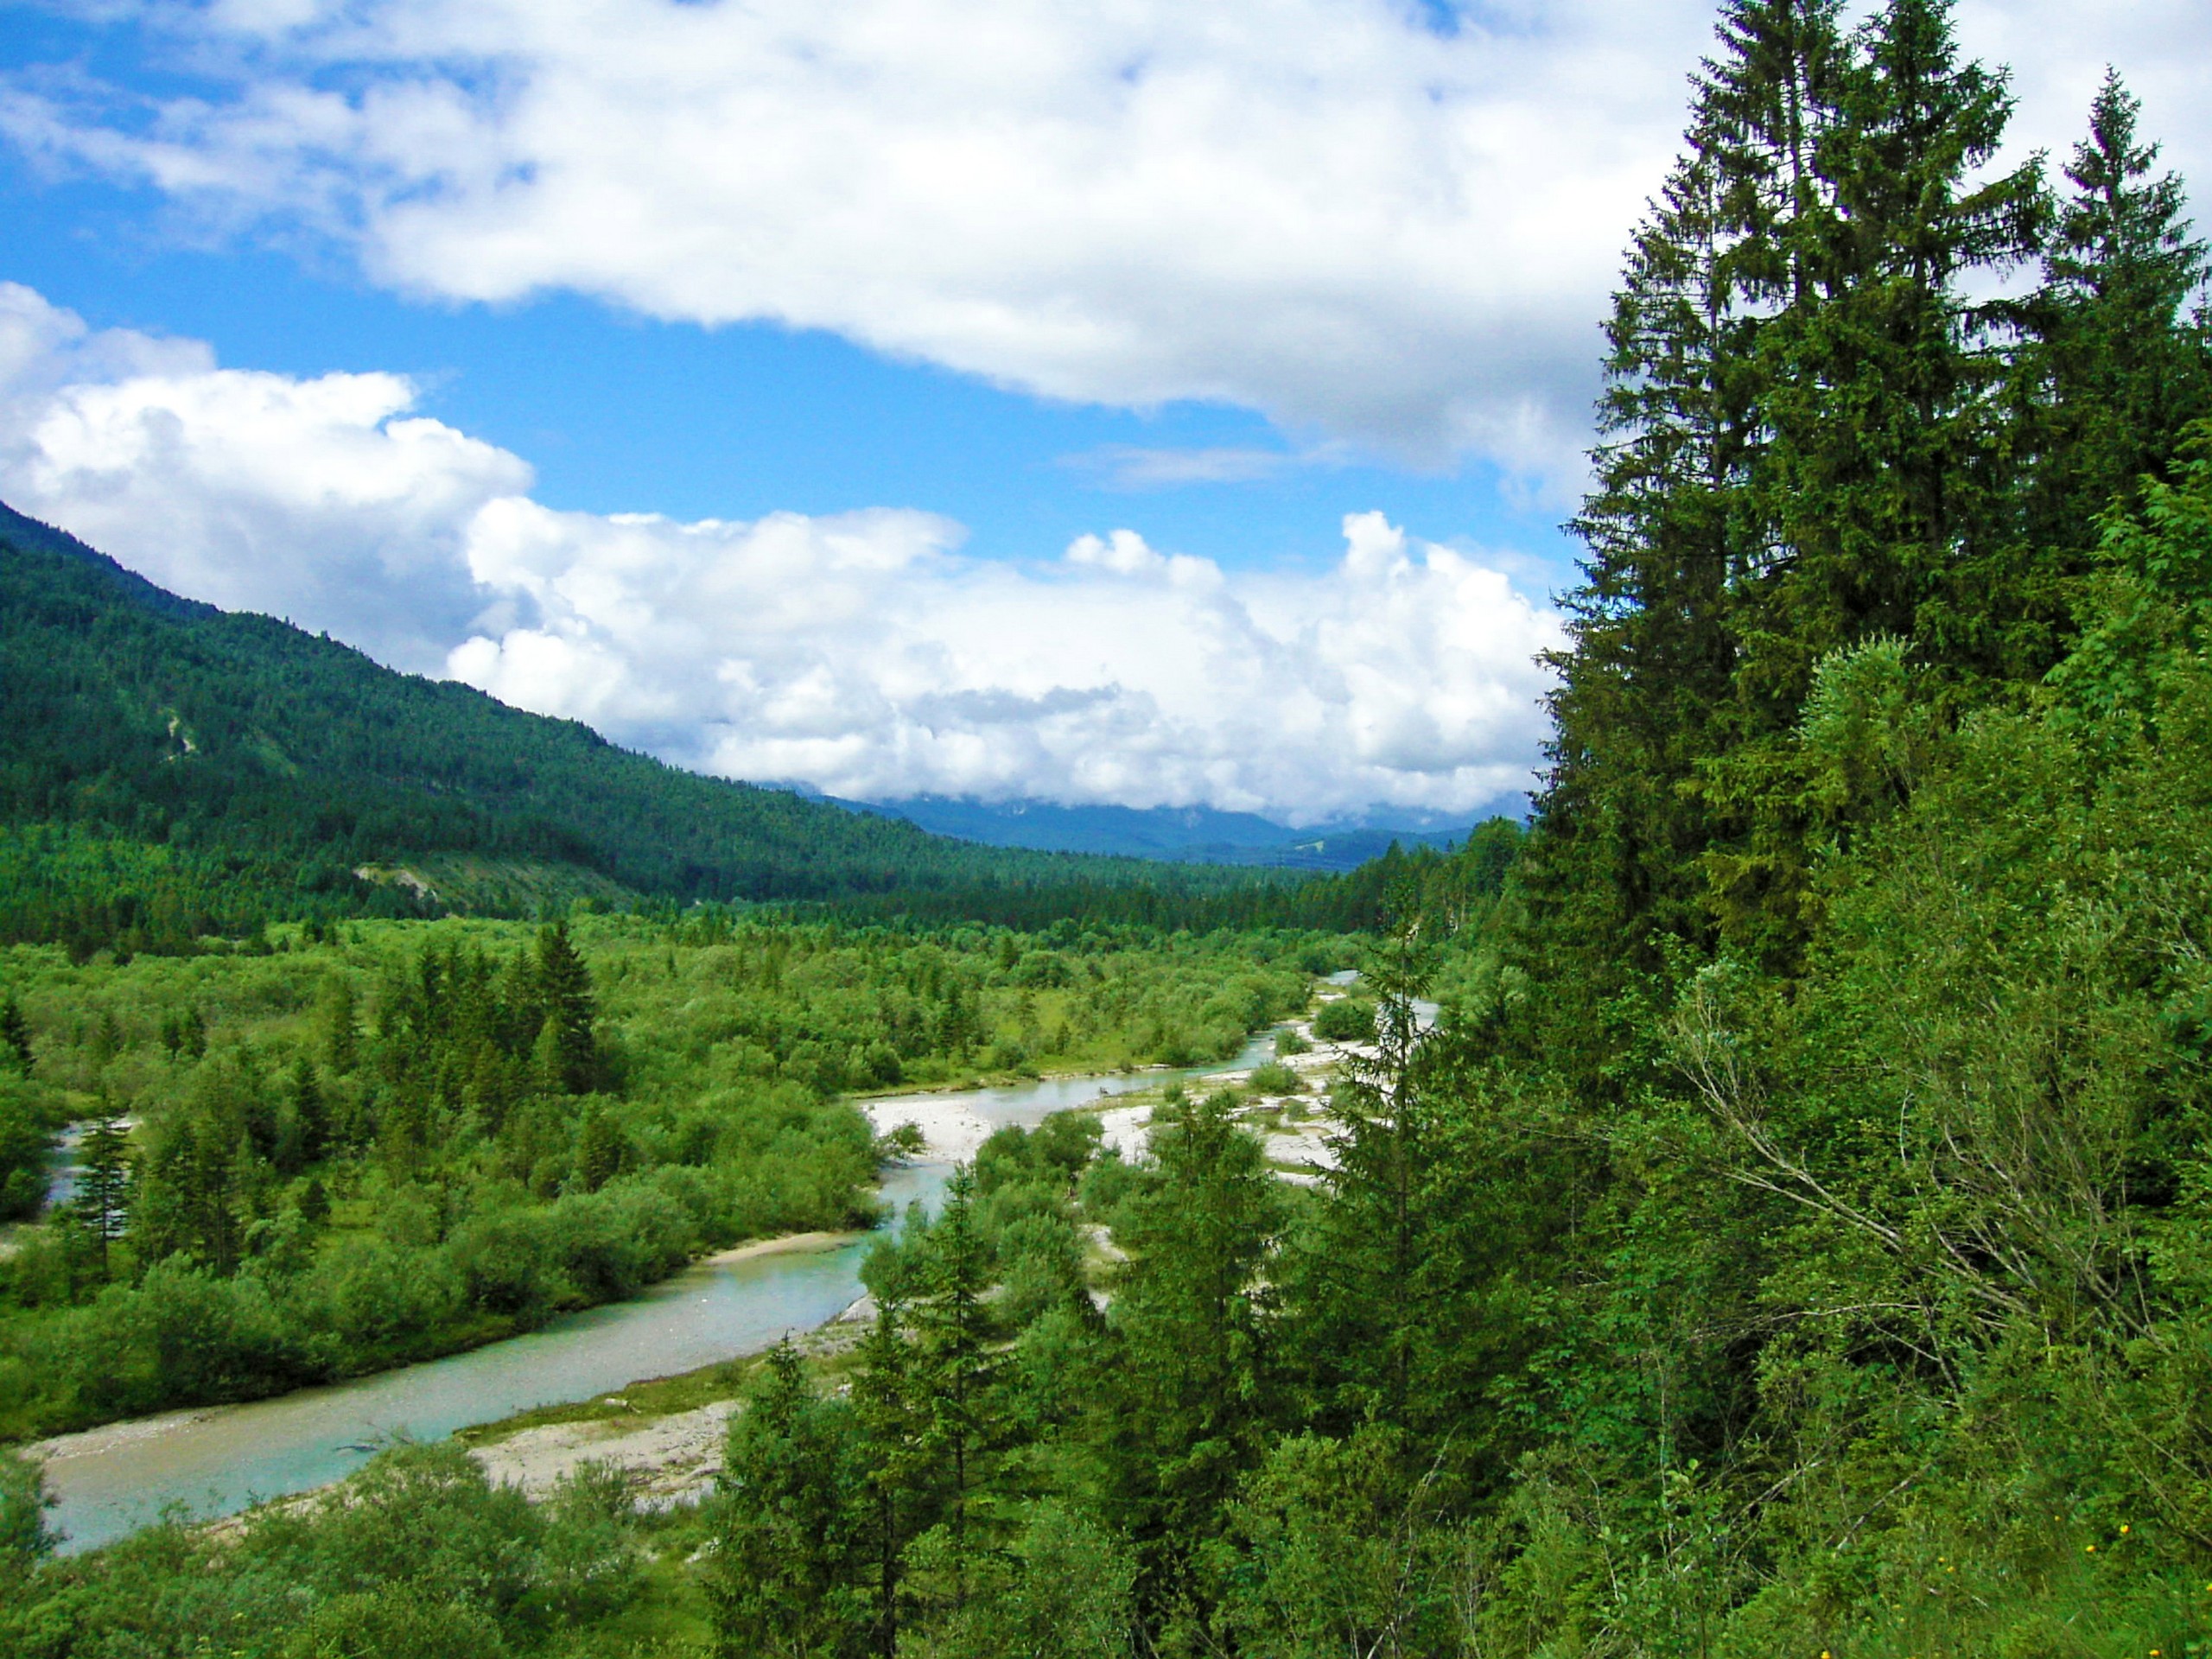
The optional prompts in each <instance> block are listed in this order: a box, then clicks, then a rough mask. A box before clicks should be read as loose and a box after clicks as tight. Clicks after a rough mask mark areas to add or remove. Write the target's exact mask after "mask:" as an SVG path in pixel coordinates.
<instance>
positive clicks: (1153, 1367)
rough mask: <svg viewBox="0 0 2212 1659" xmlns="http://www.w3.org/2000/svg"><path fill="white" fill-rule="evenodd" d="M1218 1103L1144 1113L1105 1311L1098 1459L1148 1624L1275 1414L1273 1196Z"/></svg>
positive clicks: (1213, 1099)
mask: <svg viewBox="0 0 2212 1659" xmlns="http://www.w3.org/2000/svg"><path fill="white" fill-rule="evenodd" d="M1235 1105H1236V1099H1235V1096H1231V1095H1230V1094H1228V1093H1226V1092H1224V1093H1219V1094H1216V1095H1212V1096H1208V1097H1207V1098H1206V1099H1205V1100H1203V1101H1182V1100H1179V1099H1177V1098H1174V1097H1171V1098H1170V1100H1169V1101H1168V1102H1167V1103H1166V1105H1165V1106H1163V1108H1162V1109H1160V1111H1159V1112H1157V1113H1155V1114H1154V1119H1153V1124H1154V1127H1153V1132H1152V1153H1153V1157H1154V1160H1155V1162H1156V1165H1157V1174H1156V1176H1155V1178H1154V1181H1153V1182H1152V1184H1151V1185H1149V1186H1148V1187H1147V1189H1146V1190H1145V1191H1144V1192H1142V1193H1141V1195H1139V1196H1138V1197H1136V1198H1135V1199H1134V1200H1133V1201H1132V1203H1131V1204H1130V1205H1128V1207H1127V1208H1125V1210H1124V1211H1123V1213H1122V1221H1121V1223H1120V1224H1118V1225H1117V1227H1116V1236H1117V1237H1118V1238H1119V1239H1121V1240H1122V1242H1123V1243H1126V1244H1127V1245H1128V1249H1129V1251H1130V1253H1131V1256H1132V1260H1131V1262H1130V1264H1129V1267H1128V1270H1127V1272H1126V1274H1125V1276H1124V1277H1123V1279H1122V1283H1121V1286H1120V1288H1119V1290H1118V1292H1117V1294H1116V1297H1115V1300H1114V1303H1113V1306H1112V1308H1111V1310H1110V1313H1111V1319H1112V1330H1113V1333H1114V1335H1115V1337H1116V1338H1117V1341H1118V1346H1119V1353H1118V1355H1117V1361H1118V1363H1117V1365H1116V1373H1117V1376H1118V1378H1119V1389H1118V1397H1117V1398H1116V1400H1115V1401H1114V1402H1113V1415H1114V1419H1115V1421H1114V1424H1113V1427H1112V1430H1111V1442H1110V1446H1109V1458H1108V1460H1109V1465H1110V1466H1111V1468H1112V1470H1113V1476H1112V1479H1113V1484H1114V1489H1115V1490H1114V1495H1113V1505H1114V1508H1115V1509H1116V1510H1118V1513H1117V1514H1116V1520H1117V1521H1118V1522H1119V1523H1120V1524H1121V1525H1122V1528H1123V1529H1124V1530H1125V1532H1126V1533H1127V1535H1128V1536H1129V1538H1130V1539H1131V1541H1133V1542H1134V1543H1135V1546H1136V1548H1137V1551H1138V1558H1139V1563H1140V1569H1141V1577H1140V1586H1139V1594H1140V1599H1141V1602H1142V1603H1143V1604H1144V1606H1145V1609H1146V1611H1147V1617H1148V1618H1150V1619H1152V1620H1153V1621H1154V1623H1155V1624H1157V1623H1159V1622H1160V1621H1161V1620H1163V1619H1166V1618H1170V1617H1172V1616H1173V1615H1174V1613H1175V1611H1176V1609H1177V1608H1178V1607H1179V1605H1181V1604H1182V1603H1183V1602H1184V1601H1185V1599H1186V1598H1187V1597H1188V1596H1189V1595H1190V1594H1191V1592H1192V1585H1191V1583H1190V1581H1189V1577H1188V1573H1189V1567H1190V1563H1191V1560H1192V1554H1193V1552H1194V1551H1196V1550H1197V1549H1198V1548H1199V1547H1200V1546H1201V1545H1202V1544H1203V1543H1204V1542H1205V1540H1206V1539H1207V1538H1208V1537H1209V1536H1210V1535H1211V1533H1212V1531H1213V1530H1214V1529H1215V1527H1216V1526H1217V1522H1218V1520H1219V1517H1220V1515H1221V1511H1222V1505H1223V1504H1224V1503H1225V1502H1226V1501H1227V1500H1228V1498H1229V1497H1230V1494H1231V1493H1232V1492H1234V1491H1235V1490H1236V1483H1237V1481H1238V1479H1239V1478H1241V1477H1242V1476H1243V1474H1244V1473H1245V1472H1246V1471H1248V1470H1249V1469H1250V1468H1251V1467H1252V1466H1253V1465H1254V1464H1255V1462H1256V1461H1257V1459H1258V1456H1259V1450H1260V1446H1261V1445H1262V1436H1263V1434H1264V1433H1265V1430H1266V1427H1267V1424H1268V1416H1269V1413H1270V1411H1271V1409H1272V1404H1273V1402H1272V1398H1271V1394H1270V1390H1271V1387H1272V1383H1273V1376H1272V1373H1271V1371H1270V1369H1269V1367H1268V1363H1266V1357H1265V1355H1264V1353H1263V1342H1264V1327H1265V1319H1266V1309H1267V1306H1268V1301H1269V1300H1270V1298H1269V1295H1268V1291H1267V1289H1266V1288H1265V1287H1263V1285H1262V1282H1261V1281H1262V1264H1263V1263H1264V1262H1266V1261H1267V1260H1268V1257H1269V1255H1271V1254H1272V1253H1273V1251H1274V1248H1275V1246H1276V1243H1277V1242H1278V1240H1279V1239H1280V1237H1281V1229H1282V1224H1283V1217H1284V1207H1283V1197H1282V1193H1281V1188H1280V1186H1279V1185H1278V1184H1277V1182H1276V1180H1275V1178H1274V1174H1273V1173H1272V1172H1270V1171H1269V1170H1268V1166H1267V1159H1266V1154H1265V1153H1264V1152H1263V1151H1262V1147H1261V1145H1260V1143H1259V1141H1257V1140H1256V1139H1255V1138H1254V1137H1253V1136H1252V1135H1249V1134H1247V1133H1246V1132H1245V1131H1244V1130H1243V1128H1241V1127H1240V1126H1239V1125H1238V1124H1237V1122H1236V1116H1235Z"/></svg>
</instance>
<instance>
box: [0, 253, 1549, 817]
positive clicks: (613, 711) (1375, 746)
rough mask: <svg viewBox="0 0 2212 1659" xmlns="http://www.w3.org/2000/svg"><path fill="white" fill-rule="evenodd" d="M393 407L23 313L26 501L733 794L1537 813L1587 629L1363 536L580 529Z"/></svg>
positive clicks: (340, 378) (198, 592) (19, 322)
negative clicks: (1240, 548)
mask: <svg viewBox="0 0 2212 1659" xmlns="http://www.w3.org/2000/svg"><path fill="white" fill-rule="evenodd" d="M414 402H415V392H414V389H413V388H412V387H411V386H410V385H409V384H408V383H407V382H406V381H405V380H404V379H402V378H398V377H396V376H391V375H382V374H363V375H327V376H323V377H321V378H315V379H294V378H288V377H285V376H281V375H275V374H265V373H254V372H244V371H238V370H232V369H224V368H220V367H219V366H217V365H216V364H215V363H214V361H213V357H212V355H211V354H210V353H207V350H206V348H205V347H203V346H198V345H196V344H194V343H192V342H181V341H163V340H153V339H149V338H148V337H146V336H143V335H138V334H127V333H121V332H111V333H107V334H94V333H92V332H90V331H88V330H87V329H86V327H85V326H84V325H83V323H82V322H81V321H79V319H77V318H76V317H74V316H73V315H71V314H70V313H68V312H66V311H62V310H60V309H58V308H54V307H53V306H51V305H49V304H48V303H47V302H46V301H44V300H43V299H41V297H40V296H37V295H36V294H35V293H33V292H31V291H30V290H29V289H23V288H20V287H0V496H4V497H5V498H6V499H9V500H10V502H11V503H12V504H14V505H16V506H17V507H19V508H20V509H22V510H23V511H25V512H31V513H33V514H35V516H37V517H40V518H46V519H48V520H49V521H51V522H54V523H56V524H60V525H61V526H63V527H64V528H66V529H68V530H70V531H73V532H75V533H76V534H78V535H79V536H81V537H85V538H86V540H88V541H90V542H92V543H93V544H94V545H95V546H98V547H99V548H101V549H102V550H104V551H106V552H109V553H111V554H113V555H114V556H117V557H118V558H119V559H121V560H122V561H123V562H124V563H126V564H128V565H130V566H131V567H132V568H134V569H138V570H140V571H142V572H143V573H144V574H145V575H149V576H150V577H152V578H153V579H154V580H156V581H157V582H162V584H163V585H164V586H168V587H170V588H175V589H176V590H178V591H181V592H183V593H186V594H190V595H191V596H193V597H194V598H200V599H207V600H210V601H214V602H217V603H219V604H223V605H226V606H232V607H247V608H251V609H257V610H264V611H271V612H277V613H287V614H289V615H290V616H291V617H292V618H293V619H294V620H296V621H298V622H300V623H302V625H304V626H311V627H321V628H327V629H328V630H329V631H330V632H333V633H334V634H336V635H338V636H339V637H340V638H342V639H349V640H352V641H353V642H355V643H357V644H360V645H364V646H365V647H366V648H367V649H369V650H370V651H371V652H372V654H375V655H377V656H378V657H380V658H384V659H385V660H387V661H391V662H394V663H396V664H400V665H403V666H408V667H414V668H420V669H429V670H434V671H442V672H445V673H448V674H449V675H451V676H453V677H458V678H461V679H465V680H467V681H469V682H470V683H474V684H476V685H480V686H482V687H483V688H484V689H486V690H489V691H491V692H493V694H494V695H496V696H500V697H502V698H505V700H507V701H509V702H514V703H517V704H519V705H520V706H522V707H524V708H530V709H537V710H540V711H542V712H545V713H549V714H559V715H572V716H575V717H576V718H579V719H582V720H586V721H590V722H591V723H592V724H594V726H596V727H598V728H600V729H601V730H602V731H605V732H606V733H607V734H609V735H610V736H612V737H614V738H616V739H617V740H619V741H625V742H628V743H632V744H635V745H638V746H639V747H645V748H649V749H651V750H652V751H653V752H655V753H659V754H662V755H664V756H666V757H667V758H669V759H671V760H675V761H677V762H678V763H680V764H684V765H689V766H696V767H697V768H699V769H702V770H705V771H709V772H719V773H721V774H723V775H726V776H730V777H739V778H752V779H770V780H785V781H798V780H804V781H806V782H809V783H812V784H814V785H818V786H819V787H821V788H823V789H826V790H829V791H832V792H836V793H840V794H847V795H855V796H861V797H864V798H887V797H895V796H901V795H908V794H915V793H921V792H935V793H943V794H972V795H978V796H982V797H986V798H1007V797H1013V796H1027V797H1043V798H1052V799H1057V800H1062V801H1068V802H1115V803H1119V804H1127V805H1132V806H1152V805H1162V804H1171V805H1181V804H1195V803H1203V804H1211V805H1215V806H1220V807H1224V808H1230V809H1236V810H1259V811H1264V812H1269V813H1274V814H1276V815H1279V816H1282V817H1288V818H1291V819H1294V820H1307V821H1310V820H1313V819H1315V818H1319V817H1328V816H1331V815H1333V814H1336V813H1339V812H1344V811H1349V810H1357V809H1360V808H1363V807H1369V806H1374V805H1380V804H1389V805H1398V806H1404V807H1422V808H1432V809H1436V810H1447V811H1471V810H1474V809H1475V808H1477V807H1479V806H1482V805H1484V804H1488V803H1490V802H1492V801H1494V800H1495V799H1497V798H1498V797H1499V796H1501V795H1503V794H1507V793H1510V792H1512V791H1518V790H1520V789H1522V788H1525V787H1526V786H1527V785H1528V783H1529V769H1530V766H1531V765H1532V763H1533V761H1534V759H1535V751H1536V745H1537V741H1538V739H1539V735H1540V733H1541V714H1540V711H1539V709H1538V707H1537V698H1538V696H1540V695H1541V690H1542V689H1543V681H1542V678H1541V675H1540V674H1539V672H1538V671H1537V670H1536V668H1535V665H1534V664H1533V662H1532V660H1531V659H1532V658H1533V657H1534V655H1535V652H1538V651H1539V650H1541V649H1542V648H1544V647H1545V646H1547V645H1552V644H1554V643H1556V641H1557V639H1558V624H1557V619H1556V618H1555V617H1554V615H1553V614H1552V613H1549V612H1548V611H1547V610H1545V609H1544V608H1542V607H1541V606H1539V605H1537V604H1535V603H1532V602H1531V601H1529V599H1528V598H1527V597H1526V596H1524V595H1523V594H1521V593H1520V592H1518V591H1516V589H1515V588H1514V587H1513V585H1512V583H1511V582H1510V580H1509V579H1508V578H1507V577H1506V576H1505V575H1503V574H1502V573H1501V572H1500V571H1498V570H1497V569H1493V568H1491V567H1490V566H1489V565H1486V564H1485V563H1484V562H1483V561H1482V560H1481V559H1479V558H1478V557H1476V556H1472V555H1471V554H1468V553H1465V552H1463V551H1459V550H1452V549H1449V548H1445V547H1441V546H1436V545H1433V544H1429V543H1418V542H1415V541H1414V540H1413V539H1412V538H1410V537H1408V536H1406V535H1405V534H1404V533H1403V531H1401V530H1399V529H1397V528H1395V527H1394V526H1392V525H1390V524H1387V523H1385V522H1384V520H1383V518H1382V516H1381V515H1380V514H1378V513H1365V514H1355V515H1353V516H1351V517H1350V518H1347V519H1346V520H1345V524H1344V531H1345V538H1346V551H1345V554H1344V558H1343V560H1342V561H1341V562H1340V563H1338V565H1337V566H1336V567H1335V568H1334V569H1332V570H1330V571H1328V572H1326V573H1325V574H1322V575H1281V574H1278V575H1254V574H1243V573H1231V572H1225V571H1224V570H1223V569H1220V568H1219V567H1217V565H1215V564H1213V563H1211V561H1208V560H1205V559H1199V558H1193V557H1191V556H1187V555H1181V554H1175V553H1170V552H1162V551H1160V550H1157V549H1154V547H1152V546H1150V545H1149V544H1148V543H1147V542H1146V541H1145V539H1144V538H1143V537H1141V535H1139V534H1138V533H1137V532H1135V531H1131V530H1128V529H1116V530H1114V531H1110V532H1109V533H1108V534H1106V535H1103V536H1084V537H1079V538H1077V540H1076V541H1075V542H1074V543H1072V544H1071V545H1070V546H1069V547H1068V548H1066V549H1065V550H1064V551H1063V552H1062V553H1060V554H1059V555H1058V556H1057V557H1049V558H1041V559H1039V560H1037V561H1035V562H1033V563H1028V564H1019V565H1018V564H1009V563H996V562H992V561H987V560H982V559H978V558H975V557H972V556H967V555H964V554H963V553H962V552H961V551H960V543H961V539H962V532H961V529H960V526H958V525H957V524H953V523H951V522H950V521H949V520H947V519H944V518H939V517H938V516H936V515H934V514H931V513H926V512H913V511H905V510H891V509H872V510H868V511H863V512H848V513H840V514H835V515H829V516H822V517H806V516H803V515H800V514H797V513H772V514H769V515H768V516H766V517H765V518H759V519H755V520H753V521H751V522H749V523H727V522H721V521H715V520H705V521H702V522H698V523H693V524H683V523H677V522H675V521H673V520H671V519H668V518H661V517H658V516H656V515H652V514H623V515H611V516H610V515H598V514H590V513H580V512H556V511H553V510H552V509H550V508H548V507H546V506H544V505H542V504H541V503H539V502H537V501H535V500H533V499H531V497H530V495H529V494H528V493H527V492H528V490H529V488H530V485H531V474H530V469H529V467H527V466H526V465H525V464H524V462H523V461H520V460H519V459H518V458H517V457H516V456H514V455H512V454H508V453H506V452H505V451H504V450H501V449H499V448H494V447H493V446H492V445H489V444H486V443H484V442H480V441H479V440H476V439H474V438H471V437H469V436H467V435H465V434H463V433H461V432H457V431H455V430H454V429H452V428H450V427H448V426H445V425H442V423H438V422H436V421H435V420H430V419H427V418H425V417H423V416H421V415H419V414H416V413H415V412H414Z"/></svg>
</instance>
